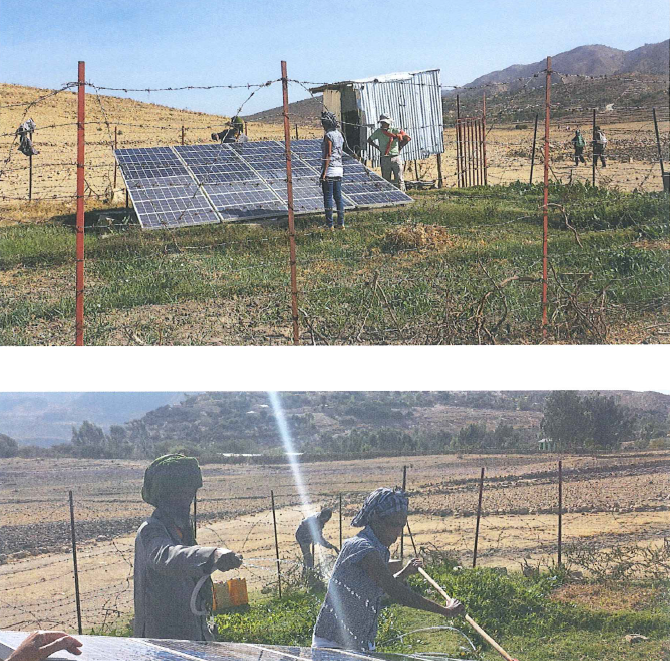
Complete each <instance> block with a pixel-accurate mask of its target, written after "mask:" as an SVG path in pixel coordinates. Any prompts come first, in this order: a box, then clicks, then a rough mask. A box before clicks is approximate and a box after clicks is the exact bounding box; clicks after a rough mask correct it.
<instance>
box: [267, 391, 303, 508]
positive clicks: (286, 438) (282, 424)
mask: <svg viewBox="0 0 670 661" xmlns="http://www.w3.org/2000/svg"><path fill="white" fill-rule="evenodd" d="M268 396H269V397H270V404H271V405H272V411H273V413H274V416H275V421H276V422H277V428H278V429H279V435H280V436H281V440H282V443H283V444H284V451H285V452H286V456H287V457H288V461H289V464H290V465H291V472H292V473H293V481H294V482H295V487H296V489H297V491H298V496H299V497H300V506H301V510H302V514H303V516H309V514H310V510H311V502H310V499H309V495H308V494H307V489H306V488H305V482H304V480H303V479H302V473H301V472H300V463H299V462H298V459H297V455H296V452H295V447H294V445H293V439H292V438H291V433H290V432H289V428H288V423H287V422H286V416H285V415H284V409H283V408H282V405H281V400H280V399H279V394H278V393H276V392H269V393H268Z"/></svg>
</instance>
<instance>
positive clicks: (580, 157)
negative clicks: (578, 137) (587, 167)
mask: <svg viewBox="0 0 670 661" xmlns="http://www.w3.org/2000/svg"><path fill="white" fill-rule="evenodd" d="M579 161H581V162H582V163H584V164H586V161H585V160H584V147H575V165H579Z"/></svg>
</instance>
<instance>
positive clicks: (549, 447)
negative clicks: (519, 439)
mask: <svg viewBox="0 0 670 661" xmlns="http://www.w3.org/2000/svg"><path fill="white" fill-rule="evenodd" d="M537 443H538V449H539V450H540V452H553V451H554V441H553V440H552V439H550V438H541V439H540V440H539V441H538V442H537Z"/></svg>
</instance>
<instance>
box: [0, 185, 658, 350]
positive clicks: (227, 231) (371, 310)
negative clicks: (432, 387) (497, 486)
mask: <svg viewBox="0 0 670 661" xmlns="http://www.w3.org/2000/svg"><path fill="white" fill-rule="evenodd" d="M415 197H416V201H415V203H414V204H413V205H409V206H403V207H400V208H397V209H379V210H371V211H360V212H353V213H349V214H348V218H347V230H346V231H344V232H336V233H330V232H326V231H324V230H322V229H321V227H320V224H321V222H322V217H321V216H320V215H314V216H304V217H299V218H298V219H297V220H296V227H297V259H298V261H297V274H298V289H299V307H300V311H301V312H300V314H301V326H302V328H303V341H305V342H308V341H310V340H312V341H318V342H324V343H325V342H328V343H331V344H350V343H374V344H379V343H422V344H426V343H427V344H433V343H478V342H486V343H493V342H496V343H519V342H539V341H541V332H540V315H541V313H540V298H541V283H540V282H539V281H538V279H539V278H541V274H542V261H541V259H542V212H541V204H542V190H541V187H539V186H537V185H535V186H528V185H526V184H519V183H517V184H513V185H510V186H506V187H503V186H492V187H490V188H482V189H461V190H455V189H450V190H440V191H420V192H417V193H416V195H415ZM550 199H551V201H552V204H553V205H555V206H552V207H551V208H550V211H549V217H550V224H551V228H550V235H549V256H550V271H549V317H550V319H551V322H552V323H551V326H550V328H549V331H550V340H551V339H553V340H556V341H571V342H598V343H602V342H604V341H606V336H607V333H612V329H615V331H616V329H619V328H624V327H625V325H626V324H627V323H628V322H629V321H630V320H631V319H632V318H639V317H640V316H641V315H642V316H643V315H644V314H648V313H649V312H650V311H652V312H654V313H658V312H659V311H663V310H664V309H666V307H667V302H668V298H669V297H668V294H667V283H668V281H669V280H670V263H669V260H668V250H667V238H668V197H667V195H662V194H635V193H623V192H619V191H610V190H605V189H600V188H593V187H590V186H581V185H573V186H558V185H552V187H551V191H550ZM566 219H567V223H566ZM421 227H424V228H426V231H427V230H428V229H430V230H431V232H432V234H431V232H428V235H429V239H428V240H427V241H425V242H424V243H417V244H412V243H411V242H410V243H407V242H403V237H402V236H401V235H402V233H403V232H404V231H405V230H407V228H410V229H411V228H421ZM431 228H432V229H431ZM438 229H439V230H440V231H437V230H438ZM430 236H432V237H435V239H434V240H431V239H430ZM438 239H439V240H438ZM0 244H1V245H2V250H0V269H3V270H10V269H16V270H17V271H18V272H19V273H20V275H21V277H20V278H18V277H17V278H16V283H17V286H16V287H14V288H13V290H12V291H11V292H5V293H4V295H3V300H2V304H3V305H2V307H3V313H2V315H1V316H0V341H5V342H7V341H9V340H10V338H13V339H12V341H13V342H14V343H20V342H25V343H30V340H31V337H30V332H31V331H30V330H27V327H26V325H25V324H26V322H27V321H30V320H32V321H34V322H39V321H42V322H45V321H46V322H48V321H49V320H51V319H55V318H57V319H60V320H66V319H68V318H69V316H70V315H71V313H72V301H73V298H74V297H73V291H72V288H73V283H72V282H71V281H70V280H68V279H64V278H63V279H62V282H61V281H59V282H57V283H56V282H55V283H54V286H53V287H52V288H50V289H49V291H48V292H47V294H46V295H43V296H41V297H40V298H39V300H36V297H35V296H32V295H31V289H32V287H31V274H34V276H35V278H41V279H42V280H44V279H45V278H49V277H50V274H51V272H52V270H53V269H54V268H55V267H59V268H61V269H63V268H65V267H67V266H71V267H72V273H74V246H75V235H74V232H73V230H72V228H70V227H65V226H63V225H62V224H59V225H56V224H54V225H37V226H21V227H10V228H5V229H2V230H0ZM85 253H86V274H87V275H86V278H87V280H86V296H85V313H86V316H87V317H89V318H91V317H93V316H94V315H99V314H104V315H107V318H106V321H105V323H104V324H101V325H99V327H98V331H99V332H98V333H97V335H96V338H95V341H96V342H99V343H102V344H104V343H105V341H106V338H107V337H109V334H110V333H112V332H113V326H114V320H113V317H114V315H115V314H116V313H117V312H118V311H122V310H125V311H127V310H133V309H135V308H140V307H141V306H150V305H156V306H165V305H172V304H177V303H183V302H194V303H199V302H202V301H207V300H211V301H218V300H225V301H234V302H235V306H236V307H235V310H236V312H235V313H236V314H241V315H242V316H245V317H246V316H247V315H248V314H252V315H254V314H255V315H257V316H256V319H255V320H254V319H251V320H250V321H249V324H250V325H251V326H253V325H254V324H256V325H257V326H259V327H263V326H264V324H266V323H268V321H269V320H271V319H275V320H276V319H278V318H284V317H285V316H286V314H285V313H286V311H287V310H289V309H290V299H289V269H288V263H289V249H288V233H287V231H286V229H285V227H284V226H283V224H281V223H280V224H277V223H265V224H260V225H230V224H229V225H225V226H222V225H216V226H202V227H194V228H189V229H181V230H174V231H164V230H161V231H143V230H140V229H139V228H137V227H129V228H127V229H126V230H124V231H117V232H114V233H111V234H109V233H108V234H104V233H99V232H89V233H87V236H86V245H85ZM12 277H16V276H12ZM280 308H281V309H280ZM175 323H177V322H175ZM174 330H178V329H176V328H175V329H174ZM613 335H614V336H616V332H614V333H613ZM204 341H205V342H206V341H207V340H206V338H204ZM255 341H256V342H257V341H258V339H257V337H256V338H255ZM237 342H240V343H244V342H245V338H244V337H243V336H242V335H241V336H240V337H239V338H238V339H237Z"/></svg>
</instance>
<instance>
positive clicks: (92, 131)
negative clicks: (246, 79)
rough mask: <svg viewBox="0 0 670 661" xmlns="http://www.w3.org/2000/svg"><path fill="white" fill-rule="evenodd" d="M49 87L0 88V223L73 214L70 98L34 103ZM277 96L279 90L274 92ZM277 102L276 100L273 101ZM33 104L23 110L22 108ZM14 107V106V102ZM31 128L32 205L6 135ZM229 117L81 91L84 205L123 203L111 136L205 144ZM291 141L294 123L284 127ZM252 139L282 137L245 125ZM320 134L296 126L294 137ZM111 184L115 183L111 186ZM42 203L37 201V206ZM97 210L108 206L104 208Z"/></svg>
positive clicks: (133, 142) (22, 160) (24, 167)
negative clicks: (33, 125) (26, 124)
mask: <svg viewBox="0 0 670 661" xmlns="http://www.w3.org/2000/svg"><path fill="white" fill-rule="evenodd" d="M50 92H53V90H46V89H38V88H33V87H23V86H19V85H8V84H0V97H1V98H2V99H3V105H2V107H0V125H1V126H2V127H3V131H2V135H0V163H3V165H1V166H0V170H2V172H3V174H2V177H1V179H0V226H2V225H8V224H10V225H11V224H16V223H17V222H19V223H23V222H28V223H32V222H36V221H38V222H39V221H40V220H44V219H48V218H50V217H51V216H54V215H58V214H60V213H72V212H73V211H74V196H75V195H76V162H77V96H76V93H75V92H70V91H65V92H61V93H60V94H57V95H55V96H51V97H48V98H45V99H44V100H41V101H37V100H39V99H41V98H42V97H44V96H46V95H48V94H49V93H50ZM279 94H281V90H279ZM280 98H281V97H280ZM35 101H37V103H35V105H34V106H32V107H30V108H28V107H27V104H30V103H32V102H35ZM14 104H18V105H14ZM29 117H30V118H32V119H33V120H34V121H35V123H36V124H37V130H36V131H35V133H34V134H33V142H34V146H35V148H36V149H37V150H38V151H39V154H38V155H36V156H33V181H32V198H33V202H32V203H31V204H30V205H28V203H27V200H28V188H29V173H30V172H29V168H28V164H29V161H28V158H27V157H26V156H24V155H23V154H21V153H20V152H18V151H17V149H16V148H17V146H18V141H17V140H16V139H15V138H14V136H13V134H12V132H11V131H13V130H15V129H16V128H18V126H19V125H20V124H21V123H22V122H23V121H25V120H26V119H28V118H29ZM229 119H230V118H229V117H227V116H222V115H211V114H207V113H201V112H194V111H189V110H178V109H175V108H169V107H167V106H161V105H156V104H153V103H143V102H139V101H133V100H131V99H127V98H121V97H113V96H105V95H102V94H100V95H97V94H89V93H87V94H86V125H85V131H86V151H85V165H86V176H85V180H86V189H85V194H86V196H87V198H88V202H87V208H90V206H91V204H93V205H94V206H95V203H96V202H97V201H98V200H108V201H109V202H111V201H112V200H115V201H116V202H120V201H123V199H124V194H123V191H124V190H125V189H124V184H123V177H122V176H121V173H120V172H117V173H116V176H115V172H114V171H115V160H114V156H113V149H114V131H115V129H116V145H117V147H118V148H119V149H124V148H136V147H159V146H168V145H177V144H181V142H182V127H184V142H185V144H205V143H212V139H211V134H212V133H214V132H218V131H221V130H223V129H224V128H226V127H227V126H228V122H229ZM291 131H292V137H295V126H292V127H291ZM247 133H248V135H249V137H250V139H252V140H283V139H284V129H283V125H281V124H263V123H257V122H251V123H248V124H247ZM320 134H321V132H320V131H318V130H317V129H314V128H313V127H308V126H305V127H299V128H298V136H299V137H300V138H308V137H314V136H316V135H320ZM115 183H116V185H115ZM40 200H42V202H41V204H40V203H39V201H40ZM101 206H106V207H109V206H110V204H102V205H101Z"/></svg>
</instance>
